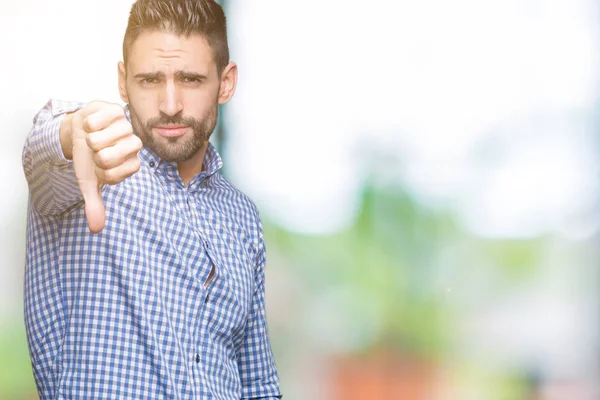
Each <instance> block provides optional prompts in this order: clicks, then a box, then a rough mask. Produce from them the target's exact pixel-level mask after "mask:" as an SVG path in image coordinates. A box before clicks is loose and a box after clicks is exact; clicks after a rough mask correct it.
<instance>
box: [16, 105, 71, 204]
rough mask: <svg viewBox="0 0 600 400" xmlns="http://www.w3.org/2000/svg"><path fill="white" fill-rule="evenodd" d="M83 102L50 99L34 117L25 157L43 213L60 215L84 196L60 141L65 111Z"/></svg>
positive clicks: (25, 167)
mask: <svg viewBox="0 0 600 400" xmlns="http://www.w3.org/2000/svg"><path fill="white" fill-rule="evenodd" d="M82 106H83V104H82V103H79V102H73V101H59V100H50V101H49V102H48V103H47V104H46V105H45V106H44V108H42V109H41V110H40V111H39V112H38V113H37V115H36V116H35V117H34V119H33V127H32V129H31V131H30V133H29V135H28V136H27V139H26V141H25V146H24V148H23V158H22V160H23V170H24V172H25V178H26V179H27V183H28V185H29V195H30V200H31V204H32V205H33V207H34V208H35V210H36V211H37V212H38V213H40V214H42V215H59V214H61V213H63V212H65V211H66V210H68V209H69V208H71V207H72V206H74V205H75V204H77V203H78V202H80V201H81V200H82V199H83V197H82V195H81V192H80V191H79V186H78V185H77V180H76V179H75V171H74V170H73V162H72V161H71V160H67V159H66V158H65V156H64V154H63V151H62V147H61V144H60V125H61V124H62V122H63V120H64V117H65V114H66V113H69V112H73V111H76V110H78V109H79V108H81V107H82Z"/></svg>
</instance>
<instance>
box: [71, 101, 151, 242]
mask: <svg viewBox="0 0 600 400" xmlns="http://www.w3.org/2000/svg"><path fill="white" fill-rule="evenodd" d="M60 141H61V145H62V149H63V153H64V155H65V157H66V158H69V159H71V158H72V159H73V168H74V169H75V176H76V177H77V183H78V185H79V189H80V190H81V194H82V195H83V199H84V201H85V216H86V218H87V222H88V227H89V228H90V231H91V232H93V233H98V232H100V231H101V230H102V229H103V228H104V223H105V218H106V211H105V208H104V204H103V203H102V196H101V189H102V186H103V185H105V184H109V185H114V184H117V183H119V182H121V181H123V180H124V179H126V178H128V177H130V176H131V175H133V174H135V173H136V172H137V171H138V170H139V169H140V160H139V158H138V152H139V151H140V149H141V148H142V141H141V140H140V139H139V138H138V137H137V136H135V135H134V134H133V129H132V127H131V124H130V123H129V121H127V119H126V118H125V113H124V110H123V107H121V106H120V105H118V104H112V103H105V102H100V101H94V102H91V103H89V104H87V105H86V106H85V107H83V108H82V109H80V110H78V111H76V112H75V113H73V114H69V115H67V116H66V117H65V119H64V121H63V123H62V125H61V127H60Z"/></svg>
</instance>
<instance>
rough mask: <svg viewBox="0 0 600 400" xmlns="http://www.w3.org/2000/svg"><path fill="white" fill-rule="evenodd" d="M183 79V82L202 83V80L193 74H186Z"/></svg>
mask: <svg viewBox="0 0 600 400" xmlns="http://www.w3.org/2000/svg"><path fill="white" fill-rule="evenodd" d="M181 81H182V82H183V83H200V82H202V81H201V80H200V79H199V78H194V77H191V76H185V77H183V78H181Z"/></svg>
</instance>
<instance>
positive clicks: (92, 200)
mask: <svg viewBox="0 0 600 400" xmlns="http://www.w3.org/2000/svg"><path fill="white" fill-rule="evenodd" d="M79 188H80V190H81V194H82V195H83V200H84V202H85V217H86V219H87V223H88V228H89V229H90V231H91V232H92V233H98V232H100V231H102V229H104V223H105V219H106V211H105V208H104V203H103V202H102V195H101V192H100V185H98V182H97V181H96V180H88V181H80V182H79Z"/></svg>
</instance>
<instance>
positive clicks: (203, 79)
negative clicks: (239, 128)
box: [119, 31, 221, 162]
mask: <svg viewBox="0 0 600 400" xmlns="http://www.w3.org/2000/svg"><path fill="white" fill-rule="evenodd" d="M119 71H120V73H119V82H120V90H121V97H122V98H123V100H124V101H125V102H127V103H129V108H130V111H131V123H132V125H133V129H134V131H135V132H136V134H137V135H138V136H139V137H140V139H141V140H142V142H143V143H144V145H146V146H148V147H149V148H151V149H152V150H153V151H154V152H155V153H156V154H157V155H158V156H159V157H160V158H162V159H163V160H165V161H171V162H183V161H187V160H189V159H191V158H192V157H194V155H196V154H198V151H199V150H200V149H201V148H202V147H203V146H204V145H205V144H206V143H207V141H208V139H209V137H210V135H211V133H212V131H213V130H214V128H215V125H216V123H217V113H218V103H219V102H220V97H219V92H220V87H221V78H220V76H219V75H218V73H217V66H216V64H215V62H214V60H213V56H212V53H211V49H210V47H209V45H208V43H207V42H206V40H205V39H204V37H202V36H200V35H191V36H189V37H180V36H177V35H174V34H170V33H164V32H158V31H151V32H143V33H142V34H140V36H139V37H138V38H137V40H136V41H135V42H134V43H133V45H132V46H131V49H130V53H129V58H128V62H127V66H124V65H123V64H121V65H120V66H119Z"/></svg>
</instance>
